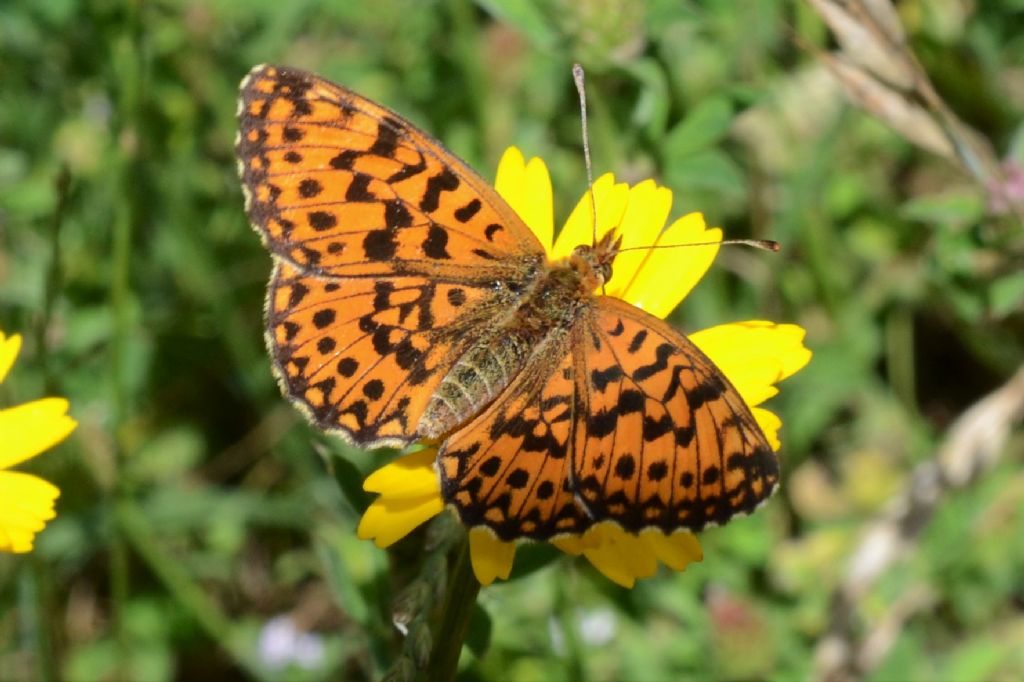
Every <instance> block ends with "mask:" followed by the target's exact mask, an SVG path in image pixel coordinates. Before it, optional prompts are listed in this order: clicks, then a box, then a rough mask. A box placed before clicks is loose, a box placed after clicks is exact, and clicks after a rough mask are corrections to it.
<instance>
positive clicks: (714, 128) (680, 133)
mask: <svg viewBox="0 0 1024 682" xmlns="http://www.w3.org/2000/svg"><path fill="white" fill-rule="evenodd" d="M732 119H733V111H732V104H731V103H730V102H729V100H727V99H724V98H721V97H713V98H711V99H706V100H704V101H703V102H701V103H700V104H698V105H697V106H696V107H695V108H694V109H693V111H691V112H690V113H689V114H687V116H686V118H684V119H683V120H682V121H680V122H679V123H678V124H677V125H676V127H674V128H673V129H672V130H671V131H669V134H668V137H667V138H666V140H665V158H666V160H667V161H668V162H670V163H676V162H677V161H679V160H680V158H681V157H685V156H689V155H691V154H693V153H695V152H698V151H700V150H702V149H707V148H708V147H711V146H713V145H715V144H717V143H718V141H719V140H721V139H722V138H723V137H724V136H725V134H726V132H728V130H729V126H730V125H732Z"/></svg>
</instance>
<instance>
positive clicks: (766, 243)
mask: <svg viewBox="0 0 1024 682" xmlns="http://www.w3.org/2000/svg"><path fill="white" fill-rule="evenodd" d="M730 244H739V245H741V246H753V247H754V248H755V249H762V250H764V251H774V252H775V253H778V252H779V251H781V250H782V244H779V243H778V242H777V241H774V240H772V239H724V240H722V241H718V242H692V243H690V244H657V245H655V246H630V247H629V248H626V249H619V250H618V253H625V252H626V251H651V250H652V249H681V248H683V247H685V246H729V245H730Z"/></svg>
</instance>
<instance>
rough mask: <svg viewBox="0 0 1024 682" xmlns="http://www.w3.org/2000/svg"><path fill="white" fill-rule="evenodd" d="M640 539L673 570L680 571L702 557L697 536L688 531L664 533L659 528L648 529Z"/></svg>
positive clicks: (659, 559)
mask: <svg viewBox="0 0 1024 682" xmlns="http://www.w3.org/2000/svg"><path fill="white" fill-rule="evenodd" d="M640 539H641V540H642V541H643V542H644V544H645V545H646V546H647V547H648V548H649V550H650V551H651V552H652V553H653V554H654V556H655V557H656V558H657V559H658V561H660V562H661V563H663V564H665V565H666V566H668V567H669V568H671V569H672V570H674V571H682V570H683V569H685V568H686V567H687V566H688V565H689V564H691V563H693V562H694V561H700V560H701V559H703V558H704V551H703V550H702V549H701V547H700V543H699V542H698V541H697V536H695V535H694V534H693V533H691V532H689V531H685V530H684V531H678V532H675V533H673V534H672V535H665V534H664V533H662V532H661V531H659V530H648V531H644V532H642V533H641V534H640Z"/></svg>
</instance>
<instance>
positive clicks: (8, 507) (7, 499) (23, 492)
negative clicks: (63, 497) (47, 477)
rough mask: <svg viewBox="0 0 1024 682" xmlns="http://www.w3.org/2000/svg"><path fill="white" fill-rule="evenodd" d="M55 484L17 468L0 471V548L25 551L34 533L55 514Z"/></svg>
mask: <svg viewBox="0 0 1024 682" xmlns="http://www.w3.org/2000/svg"><path fill="white" fill-rule="evenodd" d="M59 495H60V490H58V489H57V487H56V486H55V485H53V484H52V483H49V482H47V481H44V480H43V479H41V478H38V477H36V476H32V475H31V474H24V473H21V472H17V471H0V551H5V552H28V551H31V550H32V542H33V539H34V538H35V535H36V533H38V532H39V531H41V530H42V529H43V527H44V526H45V525H46V522H47V521H49V520H50V519H52V518H53V517H54V516H56V513H55V512H54V510H53V503H54V500H56V499H57V497H58V496H59Z"/></svg>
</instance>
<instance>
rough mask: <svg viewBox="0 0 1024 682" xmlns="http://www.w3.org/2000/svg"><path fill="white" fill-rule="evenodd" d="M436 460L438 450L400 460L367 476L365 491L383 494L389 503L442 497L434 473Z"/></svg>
mask: <svg viewBox="0 0 1024 682" xmlns="http://www.w3.org/2000/svg"><path fill="white" fill-rule="evenodd" d="M436 458H437V448H434V447H429V448H424V449H423V450H417V451H416V452H414V453H412V454H410V455H405V456H403V457H399V458H398V459H396V460H395V461H393V462H390V463H388V464H385V465H384V466H382V467H381V468H380V469H377V470H376V471H374V472H373V473H372V474H370V475H369V476H367V477H366V480H364V481H363V490H365V491H367V492H371V493H381V494H382V495H386V496H387V497H388V498H389V499H400V498H403V497H422V496H423V495H430V494H434V495H438V494H440V493H439V491H440V483H439V482H438V479H437V472H436V471H434V460H435V459H436Z"/></svg>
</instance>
